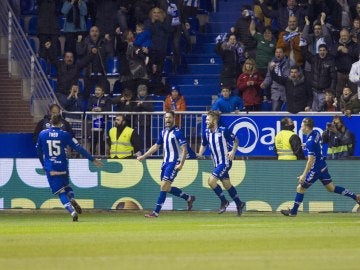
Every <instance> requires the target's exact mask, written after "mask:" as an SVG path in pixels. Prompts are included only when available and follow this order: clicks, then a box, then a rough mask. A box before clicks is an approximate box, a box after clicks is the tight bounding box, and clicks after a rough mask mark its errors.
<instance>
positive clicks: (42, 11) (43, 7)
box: [37, 0, 62, 59]
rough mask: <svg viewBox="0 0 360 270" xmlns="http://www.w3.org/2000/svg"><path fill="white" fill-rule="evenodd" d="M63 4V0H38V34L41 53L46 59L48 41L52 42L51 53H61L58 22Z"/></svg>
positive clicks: (57, 54)
mask: <svg viewBox="0 0 360 270" xmlns="http://www.w3.org/2000/svg"><path fill="white" fill-rule="evenodd" d="M61 4H62V0H37V5H38V20H37V22H38V25H37V35H38V38H39V43H40V48H39V55H40V57H42V58H45V59H46V58H47V54H46V48H45V43H46V42H48V41H50V42H51V44H52V46H51V50H52V52H51V54H53V55H56V56H60V55H61V48H60V46H59V45H60V44H59V33H60V32H59V23H58V15H59V7H61Z"/></svg>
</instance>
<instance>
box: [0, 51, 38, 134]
mask: <svg viewBox="0 0 360 270" xmlns="http://www.w3.org/2000/svg"><path fill="white" fill-rule="evenodd" d="M0 89H1V90H0V92H1V99H0V132H1V133H26V132H33V131H34V128H35V123H34V119H33V117H32V116H31V114H30V102H29V101H28V100H24V99H23V95H22V82H21V79H13V78H10V76H9V72H8V60H7V59H3V58H1V59H0Z"/></svg>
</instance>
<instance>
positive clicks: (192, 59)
mask: <svg viewBox="0 0 360 270" xmlns="http://www.w3.org/2000/svg"><path fill="white" fill-rule="evenodd" d="M184 61H185V63H186V64H222V61H221V58H220V56H219V55H217V54H215V53H214V54H210V53H209V54H206V55H204V54H188V55H185V57H184Z"/></svg>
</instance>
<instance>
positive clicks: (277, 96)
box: [260, 48, 290, 111]
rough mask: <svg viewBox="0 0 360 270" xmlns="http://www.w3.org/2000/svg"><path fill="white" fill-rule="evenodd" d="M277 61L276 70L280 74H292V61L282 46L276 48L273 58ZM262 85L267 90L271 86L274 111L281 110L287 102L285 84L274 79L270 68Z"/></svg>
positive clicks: (287, 75) (285, 75) (274, 61)
mask: <svg viewBox="0 0 360 270" xmlns="http://www.w3.org/2000/svg"><path fill="white" fill-rule="evenodd" d="M271 62H273V63H275V67H274V72H275V73H276V75H278V76H284V77H289V75H290V61H289V59H288V58H287V57H286V55H285V53H284V50H283V49H282V48H276V50H275V56H274V57H273V59H272V60H271ZM260 87H261V88H262V89H263V90H265V89H267V88H268V87H270V94H271V107H272V111H281V109H282V106H283V105H284V104H285V102H286V93H285V86H283V85H281V84H279V83H277V82H276V81H274V80H273V79H272V78H271V76H270V69H269V68H268V71H267V73H266V77H265V80H264V81H263V82H262V84H260Z"/></svg>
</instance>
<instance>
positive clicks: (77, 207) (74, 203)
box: [64, 173, 82, 214]
mask: <svg viewBox="0 0 360 270" xmlns="http://www.w3.org/2000/svg"><path fill="white" fill-rule="evenodd" d="M64 185H66V186H65V193H66V195H67V196H68V198H69V200H70V203H71V205H72V206H73V207H74V208H75V211H76V213H78V214H81V213H82V209H81V206H80V205H79V204H78V203H77V201H76V200H75V194H74V191H73V189H72V188H71V187H70V185H69V174H68V173H67V175H66V180H64Z"/></svg>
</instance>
